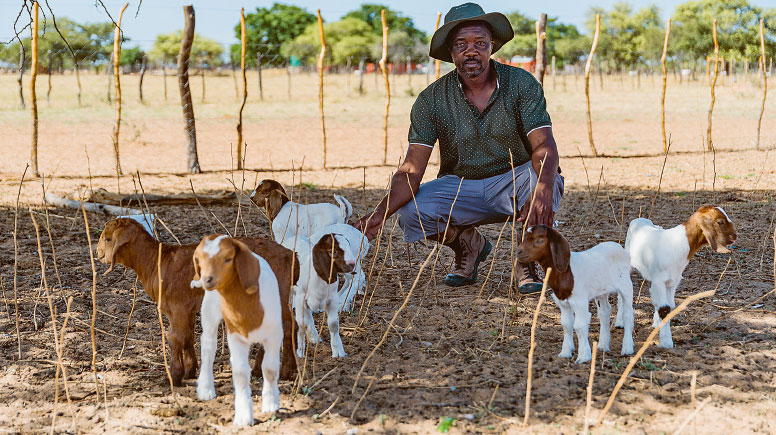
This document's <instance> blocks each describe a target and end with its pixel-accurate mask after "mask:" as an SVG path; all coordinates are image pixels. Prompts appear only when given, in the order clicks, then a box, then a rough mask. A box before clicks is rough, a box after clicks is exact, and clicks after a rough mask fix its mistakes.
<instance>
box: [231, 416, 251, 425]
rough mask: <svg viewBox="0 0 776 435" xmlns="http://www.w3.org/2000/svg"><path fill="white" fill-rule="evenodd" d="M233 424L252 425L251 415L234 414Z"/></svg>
mask: <svg viewBox="0 0 776 435" xmlns="http://www.w3.org/2000/svg"><path fill="white" fill-rule="evenodd" d="M233 423H234V425H235V426H241V427H248V426H253V417H251V416H237V415H235V416H234V422H233Z"/></svg>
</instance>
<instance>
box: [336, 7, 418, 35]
mask: <svg viewBox="0 0 776 435" xmlns="http://www.w3.org/2000/svg"><path fill="white" fill-rule="evenodd" d="M383 9H385V23H386V24H387V25H388V30H389V35H390V33H392V32H395V31H403V32H404V33H406V34H407V35H409V36H410V37H411V38H413V39H418V40H420V41H422V42H424V43H425V42H427V41H426V34H425V33H423V31H421V30H418V29H417V28H416V27H415V23H413V22H412V18H409V17H405V16H404V15H402V14H401V13H400V12H396V11H394V10H392V9H391V8H389V7H388V6H384V5H379V4H371V3H365V4H362V5H361V7H360V8H359V9H356V10H353V11H350V12H348V13H347V14H345V16H343V17H342V18H358V19H359V20H361V21H364V22H366V23H367V24H368V25H369V26H370V27H371V29H372V33H374V34H375V35H377V36H379V37H381V38H382V36H383V23H382V19H381V16H380V13H381V11H382V10H383Z"/></svg>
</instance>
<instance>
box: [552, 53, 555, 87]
mask: <svg viewBox="0 0 776 435" xmlns="http://www.w3.org/2000/svg"><path fill="white" fill-rule="evenodd" d="M552 90H553V91H554V90H555V56H552Z"/></svg>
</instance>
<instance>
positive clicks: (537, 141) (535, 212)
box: [518, 127, 558, 227]
mask: <svg viewBox="0 0 776 435" xmlns="http://www.w3.org/2000/svg"><path fill="white" fill-rule="evenodd" d="M528 141H529V142H531V147H532V148H533V154H531V165H532V166H533V168H534V171H536V173H537V174H539V173H540V172H541V175H540V177H539V180H538V182H537V183H536V188H535V189H534V192H532V195H533V194H535V195H536V198H535V199H534V205H533V209H531V215H530V216H528V210H529V208H530V205H531V202H530V200H529V201H528V202H526V203H525V205H524V206H523V208H522V210H520V219H518V220H519V221H525V219H526V218H528V225H529V226H531V225H536V224H544V225H547V226H550V227H551V226H552V222H553V217H554V215H555V212H553V210H552V196H553V193H554V191H555V174H557V173H558V146H557V145H556V144H555V138H554V137H553V136H552V127H544V128H538V129H536V130H534V131H532V132H531V133H530V134H529V135H528ZM542 160H544V168H542Z"/></svg>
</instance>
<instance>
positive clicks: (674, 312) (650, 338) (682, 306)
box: [596, 260, 730, 426]
mask: <svg viewBox="0 0 776 435" xmlns="http://www.w3.org/2000/svg"><path fill="white" fill-rule="evenodd" d="M729 264H730V260H728V265H729ZM726 270H727V265H726V266H725V269H724V270H723V271H722V274H721V275H720V276H719V280H720V281H721V280H722V276H724V275H725V271H726ZM717 287H719V281H718V282H717V286H716V287H714V290H709V291H705V292H703V293H697V294H694V295H692V296H690V297H688V298H687V299H685V300H684V302H682V303H681V304H680V305H679V306H678V307H676V308H674V309H673V310H671V312H670V313H668V315H666V316H665V317H664V318H663V320H662V321H661V322H660V324H659V325H658V326H657V327H655V328H654V329H653V330H652V332H650V333H649V336H648V337H647V339H646V340H645V341H644V344H643V345H642V346H641V348H640V349H639V351H638V352H636V354H634V355H633V357H631V359H630V362H629V363H628V366H627V367H625V371H623V372H622V375H621V376H620V379H619V380H618V381H617V384H616V385H615V386H614V390H612V393H611V395H610V396H609V400H608V401H607V402H606V406H604V409H603V411H601V415H600V416H599V417H598V422H597V423H596V426H600V425H601V423H602V422H603V421H604V417H605V416H606V413H607V411H609V408H611V407H612V405H613V404H614V399H615V397H616V396H617V393H618V392H619V391H620V388H622V386H623V384H625V380H626V379H627V377H628V374H630V372H631V370H633V367H634V366H635V365H636V362H637V361H638V360H639V358H641V356H642V355H644V352H645V351H646V350H647V348H648V347H649V346H650V345H651V344H652V341H653V340H654V339H655V336H656V335H657V334H658V332H660V328H662V327H663V326H665V325H666V324H668V322H669V321H670V320H671V319H673V318H674V317H675V316H676V315H677V314H679V313H681V312H682V311H684V310H685V309H686V308H687V306H688V305H689V304H690V302H693V301H696V300H698V299H702V298H706V297H709V296H713V295H714V293H716V292H717Z"/></svg>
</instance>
